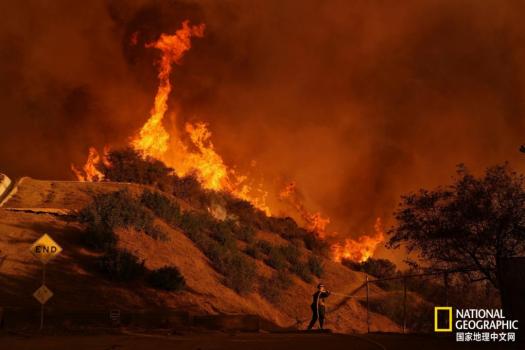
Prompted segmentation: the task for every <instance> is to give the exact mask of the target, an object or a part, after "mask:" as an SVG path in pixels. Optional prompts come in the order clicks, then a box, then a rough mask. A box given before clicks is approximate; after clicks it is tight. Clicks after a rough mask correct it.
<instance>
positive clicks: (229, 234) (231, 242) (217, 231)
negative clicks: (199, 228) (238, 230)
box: [212, 220, 237, 248]
mask: <svg viewBox="0 0 525 350" xmlns="http://www.w3.org/2000/svg"><path fill="white" fill-rule="evenodd" d="M234 230H235V223H234V222H232V221H229V220H226V221H216V222H215V223H214V225H213V227H212V237H213V238H214V239H215V240H216V241H217V242H219V243H220V244H221V245H223V246H226V247H229V248H234V247H236V244H237V243H236V241H235V236H234V233H233V231H234Z"/></svg>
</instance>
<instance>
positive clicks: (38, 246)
mask: <svg viewBox="0 0 525 350" xmlns="http://www.w3.org/2000/svg"><path fill="white" fill-rule="evenodd" d="M30 250H31V253H32V254H33V255H34V256H36V257H37V258H38V259H40V261H41V262H42V263H43V264H47V263H48V262H49V261H50V260H51V259H53V258H54V257H55V256H57V255H58V254H60V252H61V251H62V248H61V247H60V246H59V245H58V243H57V242H55V241H53V239H52V238H51V237H49V236H48V235H47V234H44V235H43V236H42V237H40V238H39V239H38V240H37V241H36V242H35V243H33V245H32V246H31V249H30Z"/></svg>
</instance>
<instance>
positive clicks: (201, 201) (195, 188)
mask: <svg viewBox="0 0 525 350" xmlns="http://www.w3.org/2000/svg"><path fill="white" fill-rule="evenodd" d="M172 186H173V190H172V193H173V195H174V196H175V197H178V198H182V199H185V200H186V201H188V202H189V203H190V204H191V205H193V206H195V207H197V208H199V209H204V208H206V207H207V206H208V204H209V198H208V195H207V193H206V191H205V190H204V189H203V188H202V186H201V184H200V183H199V180H198V179H197V177H196V175H187V176H184V177H181V178H176V179H173V182H172Z"/></svg>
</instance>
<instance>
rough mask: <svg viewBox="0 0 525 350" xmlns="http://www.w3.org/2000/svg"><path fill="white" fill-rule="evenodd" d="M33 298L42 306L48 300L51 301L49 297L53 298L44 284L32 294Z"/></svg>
mask: <svg viewBox="0 0 525 350" xmlns="http://www.w3.org/2000/svg"><path fill="white" fill-rule="evenodd" d="M33 296H34V297H35V299H36V300H38V302H39V303H40V304H42V305H44V304H45V303H47V301H48V300H49V299H51V297H52V296H53V292H52V291H50V290H49V288H47V287H46V285H45V284H43V285H42V286H41V287H40V288H38V289H37V290H36V291H35V292H34V293H33Z"/></svg>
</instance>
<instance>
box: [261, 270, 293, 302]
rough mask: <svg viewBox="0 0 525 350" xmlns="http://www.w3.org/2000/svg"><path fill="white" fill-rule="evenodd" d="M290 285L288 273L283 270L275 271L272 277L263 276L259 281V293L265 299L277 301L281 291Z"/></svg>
mask: <svg viewBox="0 0 525 350" xmlns="http://www.w3.org/2000/svg"><path fill="white" fill-rule="evenodd" d="M291 285H292V280H291V278H290V274H289V273H288V272H286V271H285V270H279V271H277V272H276V273H275V274H274V275H273V277H272V278H264V279H262V280H261V283H260V292H261V295H262V296H263V297H264V298H266V299H267V300H269V301H271V302H273V303H277V302H279V301H280V297H281V295H282V292H283V291H284V290H286V289H288V288H290V286H291Z"/></svg>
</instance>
